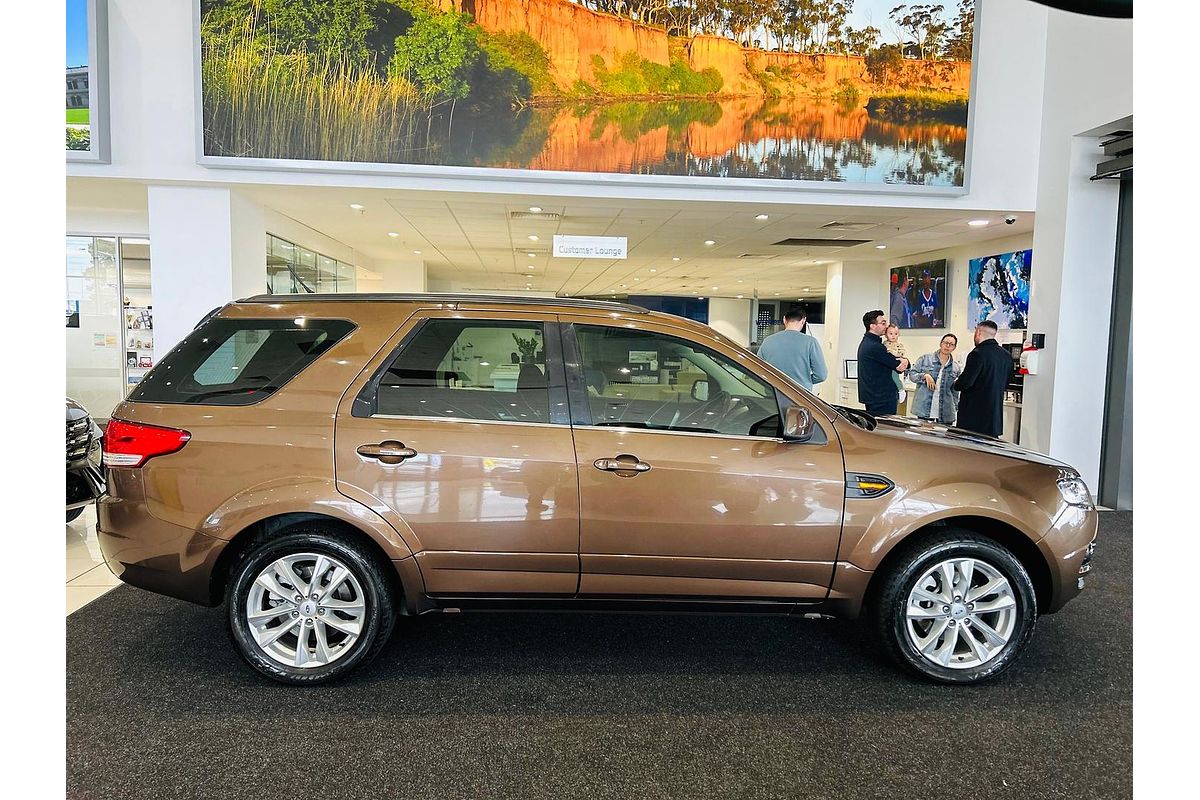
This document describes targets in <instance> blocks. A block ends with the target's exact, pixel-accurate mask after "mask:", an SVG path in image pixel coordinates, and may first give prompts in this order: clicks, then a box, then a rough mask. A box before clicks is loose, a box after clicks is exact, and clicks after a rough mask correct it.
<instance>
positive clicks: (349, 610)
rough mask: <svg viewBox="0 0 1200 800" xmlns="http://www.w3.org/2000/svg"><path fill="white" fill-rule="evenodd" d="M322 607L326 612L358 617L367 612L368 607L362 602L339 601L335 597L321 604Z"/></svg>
mask: <svg viewBox="0 0 1200 800" xmlns="http://www.w3.org/2000/svg"><path fill="white" fill-rule="evenodd" d="M321 605H322V606H323V607H324V608H325V610H326V611H342V612H345V613H346V614H353V615H355V616H358V615H359V614H361V613H363V612H364V611H366V610H367V606H366V604H365V603H363V601H362V600H338V599H336V598H333V597H329V598H326V599H325V600H323V601H322V602H321Z"/></svg>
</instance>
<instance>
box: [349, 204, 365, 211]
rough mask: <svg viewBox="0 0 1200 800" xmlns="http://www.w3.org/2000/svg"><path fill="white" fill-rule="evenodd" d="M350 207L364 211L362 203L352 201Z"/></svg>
mask: <svg viewBox="0 0 1200 800" xmlns="http://www.w3.org/2000/svg"><path fill="white" fill-rule="evenodd" d="M350 208H352V209H354V210H355V211H362V210H363V206H362V203H351V204H350Z"/></svg>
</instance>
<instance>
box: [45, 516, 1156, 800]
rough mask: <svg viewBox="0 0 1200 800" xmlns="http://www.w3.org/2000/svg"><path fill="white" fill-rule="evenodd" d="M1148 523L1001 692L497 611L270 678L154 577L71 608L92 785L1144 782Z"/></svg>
mask: <svg viewBox="0 0 1200 800" xmlns="http://www.w3.org/2000/svg"><path fill="white" fill-rule="evenodd" d="M1132 527H1133V517H1132V514H1128V513H1124V514H1123V513H1105V514H1102V516H1101V530H1100V539H1099V546H1098V550H1097V555H1096V560H1095V565H1096V566H1095V570H1094V573H1093V577H1092V578H1091V579H1090V580H1089V586H1088V587H1087V589H1086V590H1085V592H1084V593H1083V594H1082V595H1081V596H1080V597H1079V598H1078V599H1076V600H1074V601H1073V602H1072V603H1070V604H1068V605H1067V607H1066V608H1065V609H1064V610H1063V611H1062V612H1060V613H1059V614H1056V615H1052V616H1048V617H1043V618H1041V619H1040V620H1039V622H1038V628H1037V631H1036V633H1035V634H1034V637H1033V641H1032V642H1031V643H1030V645H1029V647H1028V649H1027V650H1026V651H1025V653H1024V655H1023V656H1022V658H1021V659H1020V661H1019V662H1018V663H1017V664H1015V665H1014V666H1013V668H1012V669H1011V670H1010V671H1009V672H1008V673H1007V674H1006V675H1004V676H1002V677H1001V678H1000V679H998V680H997V681H996V682H993V683H990V684H986V685H984V686H979V687H967V688H963V687H942V686H933V685H929V684H925V683H922V682H919V681H917V680H914V679H910V678H908V677H907V676H906V675H904V674H902V673H900V672H899V671H897V670H896V669H895V668H893V667H892V666H891V665H890V664H889V663H887V662H885V661H883V660H882V658H881V657H880V656H878V655H877V654H876V653H875V652H874V651H873V649H872V648H871V646H870V645H869V644H868V642H867V640H866V639H865V636H864V634H863V631H862V630H861V629H860V628H859V627H858V626H856V625H854V624H849V623H844V622H834V621H827V620H826V621H808V620H802V619H793V618H775V617H735V616H708V617H702V616H654V615H651V616H641V615H607V614H603V615H601V614H580V615H563V614H478V615H469V614H462V615H447V616H426V617H422V618H418V619H410V620H401V622H400V624H399V625H398V626H397V631H396V635H395V636H394V637H393V639H392V640H391V642H390V643H389V645H388V646H387V648H386V649H385V650H384V652H383V654H382V655H381V656H380V658H379V659H378V660H377V661H375V662H374V663H372V664H371V665H369V666H368V667H366V668H365V669H364V670H362V671H360V672H359V673H358V674H357V675H355V676H353V677H352V678H351V679H349V680H348V681H346V682H344V683H341V684H338V685H335V686H332V687H327V688H317V689H300V690H297V689H289V688H286V687H282V686H279V685H276V684H274V683H271V682H269V681H267V680H266V679H262V678H259V677H258V676H257V674H256V673H253V672H252V671H251V670H250V669H249V668H248V667H246V666H245V665H244V664H243V663H242V662H241V661H240V659H239V658H238V657H237V655H236V654H235V653H234V652H233V650H232V647H231V645H230V643H229V641H228V639H227V635H226V633H225V627H224V620H223V616H222V610H221V609H204V608H199V607H197V606H192V605H189V604H187V603H183V602H178V601H175V600H171V599H168V598H164V597H159V596H156V595H152V594H149V593H146V592H142V591H139V590H135V589H132V588H128V587H122V588H120V589H117V590H115V591H113V592H111V593H109V594H107V595H105V596H104V597H102V598H100V599H98V600H96V601H95V602H93V603H91V604H90V605H88V606H86V607H84V608H83V609H81V610H79V611H77V612H76V613H75V614H72V615H71V616H70V617H69V618H68V620H67V709H66V710H67V794H68V796H69V797H72V798H127V799H128V800H134V799H135V798H155V799H156V800H157V799H159V798H188V799H189V800H198V799H200V798H235V797H236V798H242V797H244V798H250V797H253V798H267V799H271V798H305V800H308V799H309V798H384V797H395V798H438V799H439V800H444V799H445V798H508V797H512V798H735V797H736V798H740V797H746V798H751V797H753V798H797V797H816V798H908V797H911V798H952V797H968V798H972V800H974V798H992V797H997V798H1001V797H1003V798H1042V797H1063V798H1077V797H1094V798H1101V797H1104V798H1107V797H1128V796H1130V795H1131V793H1132V792H1131V777H1130V776H1131V770H1132V740H1133V723H1132V660H1133V642H1132V638H1133V637H1132V612H1131V609H1132V603H1131V600H1132V575H1131V568H1132V563H1131V562H1132V547H1131V539H1132Z"/></svg>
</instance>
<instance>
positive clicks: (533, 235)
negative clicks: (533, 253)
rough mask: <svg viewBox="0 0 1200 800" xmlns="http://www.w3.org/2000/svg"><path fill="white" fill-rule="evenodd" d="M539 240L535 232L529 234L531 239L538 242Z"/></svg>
mask: <svg viewBox="0 0 1200 800" xmlns="http://www.w3.org/2000/svg"><path fill="white" fill-rule="evenodd" d="M537 240H538V237H537V234H535V233H531V234H529V241H531V242H536V241H537Z"/></svg>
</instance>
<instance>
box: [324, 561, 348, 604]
mask: <svg viewBox="0 0 1200 800" xmlns="http://www.w3.org/2000/svg"><path fill="white" fill-rule="evenodd" d="M348 577H350V570H348V569H346V568H345V567H343V566H342V565H341V564H338V566H337V569H335V570H334V571H333V577H331V578H330V579H329V585H328V586H326V587H325V588H324V589H323V590H322V591H321V593H320V595H319V596H320V598H321V600H324V599H325V598H327V597H328V598H332V596H333V593H334V592H336V591H337V588H338V587H339V586H341V585H342V582H343V581H345V580H346V578H348Z"/></svg>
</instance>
